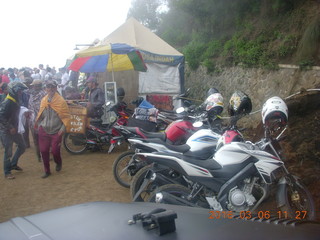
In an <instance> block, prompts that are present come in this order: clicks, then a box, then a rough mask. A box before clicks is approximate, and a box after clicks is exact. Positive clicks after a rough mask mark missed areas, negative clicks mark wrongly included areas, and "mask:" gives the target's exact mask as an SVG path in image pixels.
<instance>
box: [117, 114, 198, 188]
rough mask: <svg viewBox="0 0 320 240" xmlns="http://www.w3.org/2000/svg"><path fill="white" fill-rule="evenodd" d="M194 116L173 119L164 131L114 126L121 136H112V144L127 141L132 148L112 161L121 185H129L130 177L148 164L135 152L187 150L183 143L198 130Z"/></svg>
mask: <svg viewBox="0 0 320 240" xmlns="http://www.w3.org/2000/svg"><path fill="white" fill-rule="evenodd" d="M194 118H195V117H194V116H192V117H191V116H184V117H183V119H179V120H176V121H173V122H172V123H171V124H170V125H169V126H168V127H167V128H166V130H165V131H164V132H155V133H154V132H146V131H144V130H142V129H140V128H137V127H124V126H115V128H116V129H117V130H118V131H119V132H121V133H122V136H121V137H114V138H113V139H112V140H113V141H114V144H116V142H119V141H127V142H128V143H129V144H130V146H131V149H132V150H129V151H127V152H125V153H123V154H121V155H120V156H119V157H118V158H117V159H116V160H115V161H114V163H113V175H114V177H115V180H116V181H117V182H118V183H119V184H120V185H122V186H123V187H127V188H129V187H130V182H131V180H132V177H133V176H134V175H135V174H136V173H137V172H138V171H139V170H140V169H141V168H143V167H144V166H146V165H147V164H148V163H147V162H146V161H145V160H144V159H141V158H140V157H138V156H137V155H136V153H137V152H141V151H142V152H145V151H147V152H153V151H171V150H173V151H176V152H181V151H185V150H188V149H189V148H188V145H185V143H186V141H187V139H188V138H189V137H190V136H191V135H192V134H193V133H194V132H196V131H198V130H199V128H197V127H194V126H193V125H192V122H193V121H194ZM192 119H193V120H192ZM120 144H121V142H120ZM147 145H149V146H147ZM170 149H171V150H170Z"/></svg>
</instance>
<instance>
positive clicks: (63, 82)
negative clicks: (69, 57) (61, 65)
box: [61, 72, 69, 90]
mask: <svg viewBox="0 0 320 240" xmlns="http://www.w3.org/2000/svg"><path fill="white" fill-rule="evenodd" d="M68 81H69V74H68V73H66V72H65V73H64V74H63V75H62V77H61V85H62V89H63V90H65V89H66V87H67V86H68V84H67V83H68Z"/></svg>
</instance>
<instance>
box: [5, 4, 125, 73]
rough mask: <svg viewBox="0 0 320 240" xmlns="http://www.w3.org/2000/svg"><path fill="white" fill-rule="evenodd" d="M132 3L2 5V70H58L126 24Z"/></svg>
mask: <svg viewBox="0 0 320 240" xmlns="http://www.w3.org/2000/svg"><path fill="white" fill-rule="evenodd" d="M130 6H131V0H85V1H81V0H54V1H51V0H50V1H49V0H4V1H1V13H0V23H1V34H0V36H1V41H0V67H5V68H9V67H17V68H20V67H24V66H27V67H37V66H38V65H39V63H42V64H44V65H47V64H49V66H50V67H53V66H55V67H56V68H59V67H62V66H64V64H65V62H66V59H67V58H69V57H70V56H72V55H73V54H74V53H75V52H76V51H74V50H73V49H74V48H75V44H87V43H92V42H93V41H94V40H95V39H96V38H98V39H102V38H104V37H106V36H107V35H109V34H110V33H111V32H113V31H114V30H116V29H117V28H118V27H119V26H120V25H121V24H123V23H124V22H125V20H126V17H127V13H128V10H129V8H130Z"/></svg>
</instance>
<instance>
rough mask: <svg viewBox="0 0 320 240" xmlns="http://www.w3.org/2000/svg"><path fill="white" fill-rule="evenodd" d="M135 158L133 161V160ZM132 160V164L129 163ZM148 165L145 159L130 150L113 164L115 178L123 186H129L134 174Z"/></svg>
mask: <svg viewBox="0 0 320 240" xmlns="http://www.w3.org/2000/svg"><path fill="white" fill-rule="evenodd" d="M132 158H134V159H133V161H131V160H132ZM130 161H131V162H130ZM129 162H130V165H129ZM145 165H146V163H145V161H143V160H141V159H140V158H139V157H138V156H136V155H135V152H133V151H128V152H125V153H123V154H121V155H120V156H119V157H118V158H117V159H116V160H115V161H114V162H113V166H112V172H113V176H114V179H115V180H116V181H117V182H118V183H119V184H120V185H121V186H123V187H126V188H129V187H130V185H131V181H132V178H133V176H134V175H135V174H136V173H137V172H138V171H139V170H140V169H141V168H142V167H144V166H145Z"/></svg>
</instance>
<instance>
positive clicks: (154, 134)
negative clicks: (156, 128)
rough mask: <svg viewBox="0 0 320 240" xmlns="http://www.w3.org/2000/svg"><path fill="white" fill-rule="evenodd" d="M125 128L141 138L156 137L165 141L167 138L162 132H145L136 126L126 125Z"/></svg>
mask: <svg viewBox="0 0 320 240" xmlns="http://www.w3.org/2000/svg"><path fill="white" fill-rule="evenodd" d="M126 129H127V130H128V131H130V132H131V133H133V134H135V135H139V136H140V137H142V138H143V139H149V138H155V139H156V138H158V139H160V140H161V141H163V142H165V141H166V138H167V137H166V134H165V133H164V132H147V131H145V130H143V129H141V128H138V127H126Z"/></svg>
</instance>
